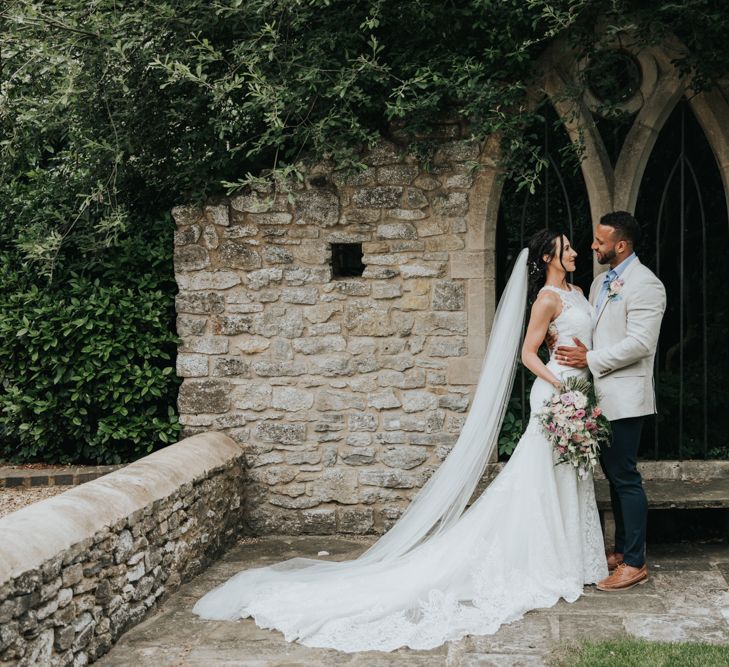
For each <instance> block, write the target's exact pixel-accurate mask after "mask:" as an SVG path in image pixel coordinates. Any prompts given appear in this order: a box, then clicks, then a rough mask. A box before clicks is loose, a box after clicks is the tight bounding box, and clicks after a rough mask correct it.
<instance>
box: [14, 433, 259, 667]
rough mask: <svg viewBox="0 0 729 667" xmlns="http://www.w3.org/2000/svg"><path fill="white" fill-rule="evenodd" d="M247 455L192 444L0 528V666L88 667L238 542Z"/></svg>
mask: <svg viewBox="0 0 729 667" xmlns="http://www.w3.org/2000/svg"><path fill="white" fill-rule="evenodd" d="M243 475H244V461H243V449H242V448H241V446H240V445H238V444H237V443H235V442H233V441H232V440H230V439H229V438H226V437H225V436H223V435H221V434H212V433H211V434H206V435H199V436H196V437H195V438H189V439H187V440H184V441H182V442H179V443H177V444H175V445H171V446H169V447H166V448H165V449H162V450H160V451H158V452H155V453H154V454H151V455H149V456H146V457H144V458H142V459H140V460H138V461H136V462H134V463H132V464H130V465H128V466H126V467H124V468H122V469H120V470H116V471H114V472H112V473H109V474H108V475H106V476H104V477H101V478H99V479H96V480H94V481H91V482H87V483H86V484H83V485H81V486H78V487H75V488H73V489H71V490H69V491H66V492H64V493H62V494H60V495H58V496H55V497H53V498H49V499H47V500H44V501H42V502H39V503H35V504H33V505H29V506H28V507H24V508H23V509H21V510H18V511H17V512H13V513H11V514H9V515H7V516H5V517H3V518H2V519H0V535H2V539H1V540H0V665H3V666H5V665H18V666H19V667H24V666H27V667H31V666H33V665H43V666H44V667H66V666H70V665H74V667H76V666H78V665H86V664H88V663H91V662H93V661H94V660H96V659H97V658H99V657H100V656H101V655H103V654H104V653H106V652H107V651H109V649H110V648H111V646H112V644H113V643H114V642H116V640H117V639H118V638H119V636H120V635H121V634H122V633H123V632H124V631H125V630H127V629H129V628H130V627H132V626H133V625H135V624H137V623H139V622H140V621H141V620H142V619H143V618H144V617H145V616H146V615H147V614H148V613H149V612H151V611H152V610H154V609H156V608H157V606H158V604H159V602H160V601H161V600H163V599H164V598H166V597H167V596H168V595H169V594H170V593H172V592H173V591H175V590H176V589H177V588H178V587H179V586H180V583H181V582H182V581H185V580H187V579H190V578H191V577H193V576H194V575H196V574H198V573H199V572H200V571H201V570H202V568H204V567H205V566H206V565H207V564H208V563H209V562H211V561H212V560H214V559H215V558H216V557H217V556H219V555H220V553H221V552H222V551H223V550H224V549H225V548H227V547H228V546H230V545H231V544H234V543H235V541H236V540H237V539H238V536H239V534H240V533H241V527H242V519H243V513H242V512H243V510H242V504H243V503H242V498H243V493H244V492H245V482H244V479H243Z"/></svg>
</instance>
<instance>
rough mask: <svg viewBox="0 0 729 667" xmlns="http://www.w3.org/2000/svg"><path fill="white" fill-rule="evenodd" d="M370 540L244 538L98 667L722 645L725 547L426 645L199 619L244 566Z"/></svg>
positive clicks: (470, 659)
mask: <svg viewBox="0 0 729 667" xmlns="http://www.w3.org/2000/svg"><path fill="white" fill-rule="evenodd" d="M374 539H375V538H362V537H336V536H322V537H319V536H308V537H280V536H276V537H266V538H260V539H256V538H248V539H246V540H242V541H241V542H240V543H239V544H238V545H236V546H235V547H234V548H232V549H231V550H230V551H228V553H227V554H225V556H224V557H223V558H222V559H221V560H219V561H218V562H216V563H215V564H213V565H212V566H211V567H210V568H209V569H208V570H206V571H205V572H203V573H202V574H201V575H200V576H198V577H197V578H195V579H194V580H192V581H190V582H188V583H187V584H185V585H184V586H182V587H181V588H180V589H179V591H178V592H177V593H175V594H174V595H172V596H171V597H170V598H169V599H167V600H166V601H165V602H164V603H163V604H162V605H161V607H160V608H159V610H158V611H157V613H156V614H155V615H153V616H152V617H150V618H148V619H147V620H146V621H144V622H143V623H141V624H139V625H138V626H136V627H134V628H132V629H131V630H129V632H127V633H126V634H125V635H123V636H122V637H121V639H120V640H119V642H118V643H117V645H116V646H115V647H114V648H112V650H111V652H110V653H108V654H107V655H106V656H104V657H102V658H101V659H100V660H99V661H98V662H97V663H96V664H98V665H102V667H128V666H129V665H154V667H234V666H235V667H311V666H312V665H316V666H319V665H321V666H322V667H328V666H330V665H331V666H335V665H336V666H339V665H346V666H347V667H388V666H391V665H408V666H409V665H412V666H415V667H442V666H444V665H445V666H454V667H455V666H458V667H487V666H493V667H507V666H508V667H516V666H517V665H519V666H523V667H533V666H537V665H543V664H545V662H544V661H545V656H546V655H547V654H548V653H549V652H550V651H551V650H552V649H553V648H554V646H555V645H556V644H557V643H559V642H561V641H573V640H577V641H579V640H584V639H591V640H595V639H616V638H619V637H624V636H633V637H639V638H644V639H651V640H657V641H702V642H709V643H720V644H729V545H727V544H726V543H723V544H708V545H707V544H704V545H702V544H695V543H694V544H678V545H660V546H655V547H653V548H651V549H650V551H649V558H648V564H649V568H650V571H651V575H652V576H651V580H650V581H649V582H648V583H647V584H645V585H644V586H637V587H636V588H633V589H631V590H628V591H624V592H622V593H601V592H599V591H597V590H596V589H595V588H594V587H587V588H586V589H585V595H584V596H583V597H581V598H580V599H579V600H577V601H576V602H574V603H572V604H569V603H566V602H564V601H562V602H559V603H558V604H557V605H555V606H554V607H552V608H551V609H546V610H536V611H534V612H530V613H528V614H527V615H526V616H525V617H524V618H523V619H522V620H520V621H517V622H515V623H512V624H510V625H505V626H502V627H501V628H500V630H499V631H498V632H497V633H496V634H494V635H489V636H478V637H476V636H469V637H465V638H464V639H462V640H460V641H457V642H448V643H447V644H445V645H444V646H441V647H439V648H436V649H433V650H431V651H413V650H410V649H401V650H398V651H393V652H392V653H380V652H376V651H370V652H367V653H356V654H348V653H341V652H339V651H334V650H323V649H312V648H307V647H305V646H301V645H299V644H295V643H288V642H286V641H284V639H283V636H282V635H281V634H280V633H278V632H275V631H269V630H261V629H260V628H258V627H257V626H256V624H255V623H254V622H253V621H252V620H251V619H244V620H241V621H236V622H218V621H203V620H200V619H199V618H197V617H196V616H195V615H193V614H192V612H191V609H192V606H193V604H194V603H195V601H196V600H197V599H198V598H199V597H200V596H201V595H202V594H203V593H205V592H207V591H208V590H210V589H211V588H213V587H214V586H216V585H217V584H219V583H220V582H222V581H225V580H226V579H227V578H228V577H230V576H231V575H233V574H235V573H236V572H238V571H239V570H241V569H244V568H249V567H254V566H260V565H266V564H270V563H275V562H278V561H280V560H283V559H285V558H291V557H294V556H303V557H316V555H317V553H318V552H319V551H322V550H324V551H328V552H329V553H330V556H328V557H327V559H329V560H342V559H345V558H353V557H355V556H357V555H358V554H360V553H362V551H364V549H365V548H366V547H367V546H369V545H370V544H371V543H372V542H373V541H374Z"/></svg>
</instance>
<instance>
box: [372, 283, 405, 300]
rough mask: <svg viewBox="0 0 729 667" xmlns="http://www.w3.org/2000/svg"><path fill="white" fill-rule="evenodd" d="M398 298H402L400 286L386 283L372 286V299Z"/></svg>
mask: <svg viewBox="0 0 729 667" xmlns="http://www.w3.org/2000/svg"><path fill="white" fill-rule="evenodd" d="M399 296H402V285H398V284H397V283H386V282H376V283H373V284H372V298H373V299H396V298H397V297H399Z"/></svg>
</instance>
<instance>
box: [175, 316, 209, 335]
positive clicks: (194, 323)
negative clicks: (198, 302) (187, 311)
mask: <svg viewBox="0 0 729 667" xmlns="http://www.w3.org/2000/svg"><path fill="white" fill-rule="evenodd" d="M207 322H208V320H207V318H206V317H195V316H186V315H178V316H177V335H178V336H200V335H201V334H203V333H205V326H206V324H207Z"/></svg>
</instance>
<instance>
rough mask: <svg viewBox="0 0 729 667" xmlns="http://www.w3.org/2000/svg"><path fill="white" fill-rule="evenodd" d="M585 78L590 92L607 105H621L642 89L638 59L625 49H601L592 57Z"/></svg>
mask: <svg viewBox="0 0 729 667" xmlns="http://www.w3.org/2000/svg"><path fill="white" fill-rule="evenodd" d="M585 80H586V83H587V87H588V88H589V90H590V92H591V93H592V94H593V95H594V96H595V97H596V98H597V99H598V100H599V101H600V102H601V103H602V104H604V105H606V106H621V105H623V104H625V103H626V102H628V101H629V100H630V99H631V98H632V97H633V96H634V95H635V94H636V93H637V92H638V90H640V85H641V82H642V74H641V68H640V64H639V63H638V61H637V60H636V59H635V58H634V57H633V56H632V55H631V54H629V53H626V52H625V51H613V50H611V51H601V52H598V53H597V54H595V57H594V58H592V60H591V62H590V65H589V67H588V68H587V71H586V72H585Z"/></svg>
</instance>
